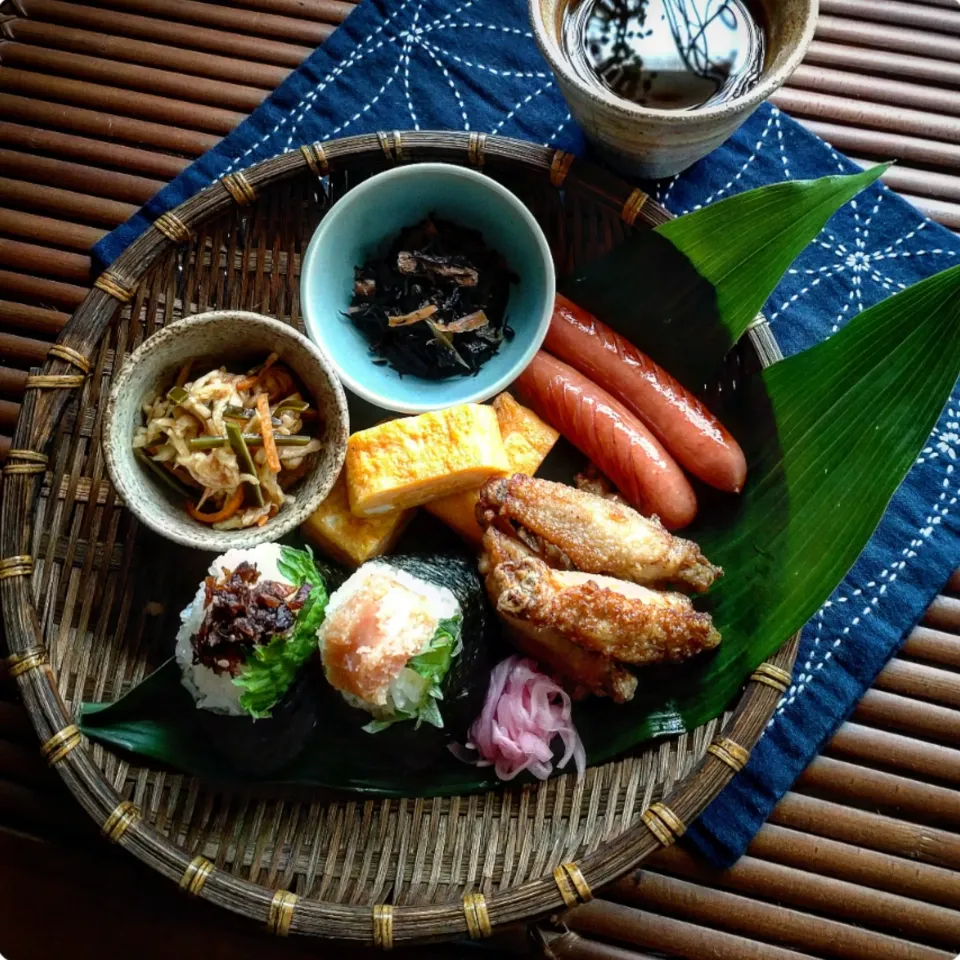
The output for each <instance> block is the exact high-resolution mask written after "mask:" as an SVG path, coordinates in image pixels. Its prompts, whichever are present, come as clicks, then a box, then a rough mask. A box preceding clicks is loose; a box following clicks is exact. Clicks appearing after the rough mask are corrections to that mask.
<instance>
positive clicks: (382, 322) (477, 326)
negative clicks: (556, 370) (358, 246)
mask: <svg viewBox="0 0 960 960" xmlns="http://www.w3.org/2000/svg"><path fill="white" fill-rule="evenodd" d="M516 282H519V281H518V278H517V277H516V276H515V275H514V274H513V273H511V271H510V268H509V266H508V265H507V263H506V261H505V260H504V258H503V257H502V256H501V255H500V254H499V253H498V252H497V251H496V250H492V249H490V248H489V247H488V246H487V245H486V243H485V242H484V239H483V236H482V235H481V234H480V233H479V232H478V231H477V230H471V229H469V228H468V227H463V226H460V225H459V224H455V223H451V222H450V221H448V220H441V219H437V218H435V217H428V218H427V219H426V220H423V221H422V222H420V223H418V224H416V225H415V226H412V227H407V228H406V229H404V230H403V231H401V233H400V235H399V236H398V237H397V238H396V240H394V242H393V243H392V244H391V246H390V249H389V250H388V251H387V252H386V254H385V255H383V256H376V257H372V258H370V259H369V260H367V261H366V263H364V264H363V265H362V266H358V267H356V268H355V271H354V285H353V300H352V302H351V305H350V309H349V311H348V315H349V318H350V320H351V321H352V322H353V323H354V324H355V325H356V326H357V327H358V328H359V329H360V330H361V331H362V332H363V334H364V336H365V337H366V338H367V339H368V340H369V341H370V349H371V352H372V353H373V354H374V356H375V357H376V358H377V359H376V360H375V361H374V362H379V363H380V364H389V365H390V366H392V367H393V368H394V369H395V370H397V371H398V372H399V373H400V374H415V375H417V376H420V377H424V378H426V379H430V380H438V379H442V378H445V377H452V376H458V375H460V376H468V375H470V374H475V373H477V371H479V369H480V367H482V366H483V364H484V363H486V362H487V360H489V359H490V357H492V356H493V355H494V354H495V353H496V352H497V350H498V349H499V347H500V344H501V343H502V342H503V341H504V340H510V339H511V338H512V337H513V330H511V328H510V325H509V323H508V322H507V319H508V318H507V315H506V310H507V300H508V298H509V295H510V284H511V283H516Z"/></svg>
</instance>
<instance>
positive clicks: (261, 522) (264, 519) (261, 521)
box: [257, 513, 270, 527]
mask: <svg viewBox="0 0 960 960" xmlns="http://www.w3.org/2000/svg"><path fill="white" fill-rule="evenodd" d="M269 519H270V515H269V514H267V513H265V514H264V515H263V516H262V517H261V518H260V519H259V520H258V521H257V526H258V527H262V526H264V525H265V524H266V522H267V521H268V520H269Z"/></svg>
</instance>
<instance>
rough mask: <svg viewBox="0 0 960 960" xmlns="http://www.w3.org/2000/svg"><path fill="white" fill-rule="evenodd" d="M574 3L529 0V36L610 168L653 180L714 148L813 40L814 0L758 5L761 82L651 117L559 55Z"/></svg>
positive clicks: (776, 86) (791, 68)
mask: <svg viewBox="0 0 960 960" xmlns="http://www.w3.org/2000/svg"><path fill="white" fill-rule="evenodd" d="M576 2H578V0H530V20H531V23H532V25H533V32H534V36H535V37H536V39H537V43H538V45H539V46H540V51H541V52H542V53H543V55H544V57H545V58H546V60H547V62H548V63H549V64H550V68H551V69H552V70H553V73H554V76H555V77H556V80H557V85H558V86H559V87H560V91H561V93H563V95H564V97H565V98H566V101H567V105H568V106H569V107H570V113H571V115H572V116H573V118H574V120H576V122H577V123H578V124H579V126H580V128H581V129H582V130H583V132H584V133H585V134H586V135H587V137H588V138H589V139H590V141H591V142H592V143H593V144H594V146H596V147H597V149H598V150H599V151H600V153H601V154H602V155H603V156H604V157H605V159H606V160H607V161H608V162H609V164H610V165H611V166H612V167H615V168H616V169H617V170H619V171H620V172H621V173H625V174H628V175H631V176H635V177H640V178H643V179H649V180H655V179H659V178H661V177H668V176H672V175H673V174H675V173H680V171H681V170H685V169H686V168H687V167H689V166H690V165H691V164H692V163H694V162H696V161H697V160H699V159H700V158H701V157H705V156H706V155H707V154H708V153H710V151H711V150H713V149H715V148H716V147H718V146H720V144H721V143H723V142H724V140H726V139H727V138H728V137H730V136H731V135H732V134H733V132H734V131H735V130H736V129H737V127H739V126H740V124H742V123H743V122H744V121H745V120H746V119H747V118H748V117H749V116H750V114H751V113H753V111H754V110H756V109H757V107H758V106H759V105H760V104H761V103H762V102H763V101H764V100H766V99H767V97H769V96H770V95H771V94H772V93H774V91H776V90H777V89H779V88H780V87H781V86H783V84H784V83H786V81H787V79H788V78H789V77H790V75H791V74H792V73H793V71H794V70H795V69H796V68H797V66H799V64H800V61H801V60H802V59H803V57H804V55H805V54H806V51H807V47H808V46H809V44H810V41H811V39H812V38H813V31H814V28H815V27H816V24H817V7H818V0H758V3H760V5H761V6H762V7H763V12H764V19H765V24H764V26H765V31H764V32H765V35H766V41H767V57H766V65H765V67H764V71H763V74H762V76H761V78H760V82H759V83H758V84H757V85H756V86H754V87H752V88H751V89H750V90H748V91H747V92H746V93H745V94H744V95H743V96H741V97H736V98H734V99H732V100H728V101H727V102H725V103H721V104H717V105H716V106H712V107H705V108H703V109H700V110H654V109H651V108H650V107H641V106H639V105H638V104H635V103H632V102H631V101H629V100H624V99H622V98H621V97H617V96H616V95H614V94H613V93H611V92H610V91H608V90H604V89H601V88H600V87H593V86H591V85H589V84H587V83H586V82H585V81H584V80H583V79H582V78H581V77H580V76H579V75H578V74H577V73H576V71H575V70H574V69H573V67H572V65H571V64H570V62H569V60H568V59H567V58H566V56H565V55H564V53H563V46H562V42H561V30H562V19H563V12H564V10H565V9H567V6H568V4H571V3H576Z"/></svg>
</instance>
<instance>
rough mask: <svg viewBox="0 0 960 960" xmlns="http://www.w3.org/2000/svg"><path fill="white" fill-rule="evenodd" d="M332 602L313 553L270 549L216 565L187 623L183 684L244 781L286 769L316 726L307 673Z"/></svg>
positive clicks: (180, 646)
mask: <svg viewBox="0 0 960 960" xmlns="http://www.w3.org/2000/svg"><path fill="white" fill-rule="evenodd" d="M327 599H328V598H327V589H326V584H325V582H324V578H323V576H322V575H321V573H320V571H319V570H318V569H317V566H316V564H315V563H314V561H313V557H312V555H311V554H310V553H309V552H308V551H302V550H295V549H293V548H292V547H286V546H281V545H280V544H275V543H266V544H261V545H260V546H257V547H254V548H253V549H250V550H229V551H228V552H227V553H225V554H223V555H222V556H220V557H217V559H216V560H214V561H213V563H212V564H211V565H210V569H209V575H208V576H207V577H206V578H205V580H204V582H203V583H202V584H201V585H200V587H199V589H198V590H197V594H196V596H195V597H194V599H193V602H192V603H191V604H190V605H189V606H188V607H187V608H186V609H185V610H184V611H183V613H182V614H181V619H182V621H183V622H182V625H181V627H180V630H179V632H178V634H177V647H176V660H177V663H178V664H179V666H180V671H181V681H182V683H183V685H184V687H186V689H187V690H188V691H189V692H190V694H191V696H192V697H193V699H194V702H195V703H196V706H197V708H198V719H200V721H201V725H202V726H203V728H204V730H205V731H206V732H207V734H208V735H209V736H211V737H212V738H213V739H214V740H215V741H216V743H217V746H218V747H220V748H221V749H222V751H223V752H224V753H226V754H227V755H228V756H229V757H230V759H231V760H233V761H235V763H236V765H237V767H238V769H240V770H242V771H243V772H247V773H254V774H266V773H268V772H271V771H274V770H276V769H279V767H280V766H282V765H283V764H284V763H286V762H288V761H289V760H290V759H292V758H293V756H295V755H296V753H297V752H299V750H300V748H301V747H302V746H303V744H304V742H305V740H306V738H307V736H308V735H309V733H310V732H311V731H312V730H313V728H314V726H315V725H316V711H315V704H314V702H313V701H314V697H313V696H312V695H311V694H310V691H309V690H308V689H307V687H308V686H309V677H307V676H306V675H305V674H306V671H302V670H301V668H302V667H303V665H304V664H305V663H306V662H307V660H308V659H310V657H311V656H313V655H314V653H315V652H316V631H317V627H318V626H319V624H320V622H321V621H322V619H323V615H324V611H325V608H326V604H327Z"/></svg>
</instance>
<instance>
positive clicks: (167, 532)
mask: <svg viewBox="0 0 960 960" xmlns="http://www.w3.org/2000/svg"><path fill="white" fill-rule="evenodd" d="M271 352H276V353H278V354H279V355H280V358H281V360H282V361H283V363H284V364H286V365H287V366H288V367H289V368H290V370H291V371H293V373H294V374H295V375H296V377H297V378H298V379H299V381H300V383H301V384H303V387H304V390H305V392H306V393H307V395H308V398H309V400H310V401H311V403H312V404H313V405H314V408H315V409H316V410H317V412H318V414H319V418H318V422H322V424H323V427H322V430H321V432H320V434H319V438H320V439H321V440H322V442H323V449H322V450H321V451H320V452H319V453H318V454H316V455H315V457H314V461H313V464H312V466H311V467H310V469H309V471H308V473H307V474H306V475H305V476H303V477H302V478H301V479H300V480H299V481H298V483H297V484H296V485H295V486H294V487H293V488H292V489H291V490H290V492H291V493H292V494H293V495H294V496H295V497H296V502H295V503H292V504H287V505H286V506H285V507H284V508H283V509H282V510H281V511H280V512H279V513H278V514H277V515H276V516H275V517H273V518H272V519H270V520H269V521H268V522H267V523H266V524H264V525H263V526H262V527H255V528H252V529H246V530H214V529H213V528H211V527H209V526H207V525H206V524H203V523H199V522H198V521H196V520H194V519H193V518H192V517H191V516H190V515H189V514H188V513H187V511H186V510H185V509H184V506H183V503H181V502H180V501H179V500H178V499H177V496H176V494H175V493H173V492H172V491H170V490H169V489H168V488H167V487H166V486H165V485H164V484H163V483H162V482H161V481H160V480H158V479H157V478H156V477H154V476H153V475H152V474H151V473H150V472H149V471H148V470H147V469H145V468H144V467H143V466H142V464H140V463H139V462H138V461H137V459H136V457H135V456H134V451H133V435H134V431H135V429H136V428H137V427H138V426H140V425H142V424H143V422H144V421H143V412H142V410H141V404H142V402H143V399H144V397H146V396H147V395H149V394H152V393H155V392H158V391H160V390H165V389H168V388H169V387H170V386H171V385H172V384H173V382H174V379H175V378H176V375H177V372H178V371H179V370H180V368H181V367H182V366H183V364H184V362H185V361H187V360H191V361H192V370H193V372H194V374H195V375H200V374H201V373H205V372H206V371H207V370H210V369H213V368H214V367H219V366H222V365H229V364H231V363H233V362H236V363H237V364H238V368H242V367H243V366H244V365H247V366H253V365H254V364H256V363H258V362H262V361H263V360H264V358H266V357H267V356H268V355H269V354H270V353H271ZM349 434H350V427H349V421H348V415H347V399H346V396H345V395H344V392H343V388H342V387H341V386H340V381H339V380H338V379H337V376H336V374H335V373H334V371H333V370H332V368H331V366H330V362H329V361H328V360H327V358H326V357H325V356H324V355H323V354H322V353H321V352H320V351H319V350H318V349H317V348H316V347H315V346H314V345H313V344H312V343H311V342H310V341H309V340H308V339H307V338H306V337H304V336H303V335H302V334H300V333H298V332H297V331H296V330H294V329H293V328H292V327H290V326H288V325H287V324H285V323H281V322H280V321H278V320H271V319H270V318H269V317H263V316H260V314H257V313H244V312H243V311H240V310H220V311H215V312H213V313H199V314H196V315H195V316H192V317H187V318H186V319H184V320H179V321H177V322H176V323H172V324H170V325H169V326H167V327H164V329H162V330H160V331H159V332H158V333H155V334H154V335H153V336H152V337H149V338H148V339H146V340H145V341H144V342H143V343H142V344H141V345H140V346H139V347H138V348H137V349H136V350H134V352H133V353H132V354H130V356H129V357H127V359H126V360H125V361H124V363H123V366H122V367H121V368H120V372H119V374H118V375H117V377H116V378H115V380H114V383H113V388H112V389H111V391H110V398H109V400H108V402H107V408H106V414H105V420H104V427H103V449H104V455H105V457H106V462H107V471H108V472H109V474H110V479H111V480H112V481H113V485H114V486H115V487H116V488H117V492H118V493H119V494H120V496H121V497H123V500H124V503H126V505H127V507H128V508H129V509H130V510H131V511H132V512H133V513H134V514H135V515H136V517H137V518H138V519H139V520H140V521H141V522H142V523H144V524H145V525H146V526H148V527H149V528H150V529H151V530H153V531H155V532H156V533H158V534H160V535H161V536H163V537H166V538H167V539H169V540H174V541H176V542H177V543H181V544H184V545H185V546H188V547H195V548H196V549H198V550H211V551H213V552H214V553H224V552H226V551H227V550H229V549H231V548H232V547H236V548H246V547H252V546H255V545H256V544H258V543H265V542H266V541H269V540H276V539H278V538H279V537H282V536H283V535H284V534H285V533H289V532H290V531H291V530H292V529H293V528H294V527H296V526H297V525H298V524H300V523H302V522H303V521H304V520H305V519H306V518H307V517H308V516H309V515H310V514H311V513H312V512H313V511H314V510H315V509H316V507H317V506H318V505H319V504H320V502H321V501H322V500H323V499H324V498H325V497H326V496H327V494H328V493H329V492H330V489H331V487H332V486H333V484H334V481H335V480H336V479H337V476H338V475H339V473H340V468H341V467H342V466H343V458H344V456H345V454H346V449H347V437H348V436H349Z"/></svg>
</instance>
